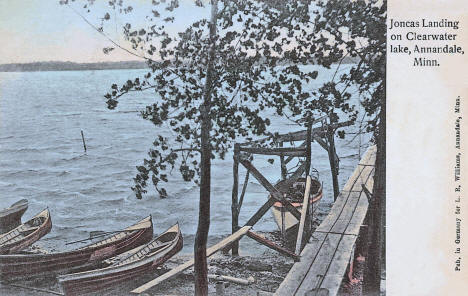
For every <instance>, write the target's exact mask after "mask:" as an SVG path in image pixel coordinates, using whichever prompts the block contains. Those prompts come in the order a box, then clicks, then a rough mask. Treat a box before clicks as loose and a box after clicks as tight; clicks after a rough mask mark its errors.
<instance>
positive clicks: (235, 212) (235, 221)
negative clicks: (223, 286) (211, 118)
mask: <svg viewBox="0 0 468 296" xmlns="http://www.w3.org/2000/svg"><path fill="white" fill-rule="evenodd" d="M233 158H234V165H233V170H232V171H233V176H234V182H233V185H232V204H231V213H232V233H235V232H236V231H237V230H238V228H239V205H238V200H237V196H238V191H239V144H238V143H236V144H234V157H233ZM238 255H239V241H236V242H234V243H233V244H232V256H238Z"/></svg>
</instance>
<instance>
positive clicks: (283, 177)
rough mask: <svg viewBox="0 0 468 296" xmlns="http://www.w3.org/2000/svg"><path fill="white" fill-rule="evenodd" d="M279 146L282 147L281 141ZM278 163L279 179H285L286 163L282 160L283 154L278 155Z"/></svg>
mask: <svg viewBox="0 0 468 296" xmlns="http://www.w3.org/2000/svg"><path fill="white" fill-rule="evenodd" d="M280 147H283V142H280ZM280 164H281V179H282V180H286V177H287V170H286V163H285V162H284V155H280Z"/></svg>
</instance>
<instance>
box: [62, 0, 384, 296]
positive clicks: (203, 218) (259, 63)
mask: <svg viewBox="0 0 468 296" xmlns="http://www.w3.org/2000/svg"><path fill="white" fill-rule="evenodd" d="M76 1H77V2H78V1H79V0H76ZM71 2H75V1H73V0H72V1H68V0H62V1H61V3H62V4H66V5H75V6H76V3H71ZM94 2H95V1H94V0H82V3H81V4H82V6H81V7H80V8H81V9H84V10H85V11H87V12H89V11H90V10H91V9H90V7H91V6H92V5H93V4H95V3H94ZM333 3H335V1H332V2H328V3H322V2H319V3H317V5H315V4H314V3H313V2H312V1H310V0H304V1H277V0H264V1H253V0H237V1H227V0H224V1H222V0H219V1H218V0H211V1H209V2H208V1H201V0H197V1H194V2H193V5H195V6H196V9H199V10H200V11H205V12H206V15H205V16H204V17H203V16H200V19H198V20H196V21H195V22H191V23H187V24H186V25H185V27H184V29H181V30H180V31H179V32H173V31H172V30H171V29H170V28H171V24H173V23H174V22H175V20H176V18H177V17H178V11H179V10H180V9H181V7H180V6H181V4H183V5H187V3H179V1H177V0H171V1H164V0H160V1H152V7H151V9H150V11H149V14H148V15H147V16H146V18H145V20H144V21H142V22H140V23H136V24H135V23H133V24H132V23H129V22H127V23H125V24H123V27H122V34H123V36H124V39H125V41H126V42H128V45H122V44H119V43H117V42H115V41H114V40H112V39H111V38H109V36H108V35H107V34H106V32H107V27H108V26H109V24H110V23H111V22H112V20H113V18H115V16H116V15H126V14H131V13H133V12H134V8H133V7H132V6H129V5H128V4H126V3H125V2H124V1H123V0H111V1H108V3H107V4H106V5H107V8H106V10H105V11H104V12H103V15H102V17H101V18H100V24H99V25H93V24H92V23H91V22H90V21H88V20H87V19H86V18H85V17H83V18H84V19H85V20H86V21H87V22H88V23H89V24H90V25H91V26H93V27H94V28H95V29H96V30H97V31H98V32H100V33H101V34H103V35H104V36H106V37H107V38H108V39H110V41H111V42H112V43H113V46H111V47H108V48H105V49H104V52H106V53H111V52H112V51H113V49H114V48H115V47H119V48H121V49H123V50H125V51H127V52H129V53H130V54H133V55H137V56H139V57H141V58H143V59H145V60H146V61H147V64H148V67H149V69H150V70H149V71H148V72H147V73H146V74H145V75H144V76H142V77H136V78H133V79H129V80H128V81H127V82H126V83H124V84H123V85H117V84H113V85H112V86H111V87H110V90H109V92H108V93H107V94H106V95H105V98H106V100H107V104H108V107H109V108H110V109H114V108H116V107H117V105H118V103H119V101H120V100H122V99H124V98H125V95H126V94H129V93H131V92H135V91H152V92H153V94H154V102H153V104H151V105H149V106H147V107H146V109H145V110H143V111H142V112H141V116H142V117H143V118H144V119H147V120H149V121H151V122H152V123H153V124H154V125H155V126H156V127H158V128H160V127H161V126H162V125H164V127H169V128H170V130H171V131H172V132H173V134H174V135H175V136H174V137H171V138H169V137H164V136H161V135H160V136H157V137H156V138H155V139H154V142H153V147H151V148H150V149H149V152H148V155H147V157H146V159H145V160H144V161H143V163H142V164H141V165H140V166H138V167H137V170H138V172H137V174H136V177H135V178H134V180H135V185H134V187H132V189H133V191H134V192H135V194H136V196H137V198H142V196H143V194H145V193H147V186H148V183H149V179H150V178H151V183H152V184H153V186H154V188H156V190H157V191H158V192H159V194H160V196H161V197H166V196H167V195H168V194H167V190H166V189H165V186H164V185H165V184H166V182H168V171H169V170H172V169H174V168H177V169H178V170H179V172H180V174H181V176H182V177H183V179H184V180H185V181H194V182H196V183H197V184H199V186H200V200H199V208H200V210H199V218H198V228H197V234H196V238H195V245H194V253H195V293H196V294H197V295H206V294H207V291H208V290H207V286H208V282H207V262H206V243H207V237H208V230H209V225H210V187H211V185H210V182H211V174H210V167H211V160H212V159H215V158H221V159H222V158H224V157H225V155H226V152H228V150H229V149H230V148H231V147H232V143H233V142H234V141H236V140H239V139H243V140H249V139H253V138H255V137H260V136H263V137H264V136H269V137H270V138H271V139H272V140H271V141H270V142H269V143H268V144H270V145H275V140H274V139H275V133H272V132H271V131H269V130H268V126H269V125H270V120H269V118H268V115H271V114H277V115H280V116H284V117H286V118H288V119H289V120H291V121H292V122H295V123H297V124H298V125H302V126H305V125H306V124H307V122H308V121H309V120H310V119H311V118H318V117H320V116H323V115H327V116H328V117H329V118H330V122H331V123H334V122H338V120H340V118H342V117H347V119H349V120H355V119H356V110H355V107H354V106H353V105H352V104H350V102H349V100H350V98H351V94H350V92H349V91H348V87H349V86H350V85H351V84H356V85H358V86H359V91H360V92H361V93H366V92H374V91H375V83H374V82H377V83H378V80H379V79H381V77H380V78H379V77H375V79H376V81H372V77H367V78H366V80H365V81H364V80H361V81H360V80H359V76H360V75H363V74H365V73H371V72H369V71H375V70H376V69H374V68H373V67H374V66H377V64H375V62H371V60H372V61H375V58H376V56H372V53H369V54H368V53H367V52H365V50H363V48H362V47H360V46H358V43H357V42H358V41H356V40H354V39H355V37H356V36H355V34H356V33H357V32H354V31H353V30H350V32H349V34H350V35H349V36H347V37H343V36H342V34H343V33H342V32H341V30H340V29H339V28H338V27H337V26H339V25H343V26H348V27H349V26H350V25H351V23H352V22H349V23H346V22H348V21H346V19H347V18H348V14H346V13H343V12H344V11H343V9H345V8H340V7H339V5H343V7H349V5H350V4H347V3H345V2H344V1H336V4H333ZM353 3H356V4H355V5H356V6H355V7H354V8H355V9H358V10H359V11H361V12H362V14H365V13H366V12H365V11H366V9H367V8H366V7H367V4H366V2H363V1H355V2H353ZM371 3H373V2H372V1H371ZM374 4H375V3H374ZM359 5H361V6H359ZM195 6H194V7H195ZM74 9H75V8H74ZM75 11H77V9H75ZM327 11H328V12H327ZM208 12H209V13H208ZM77 13H79V12H77ZM333 13H335V14H333ZM341 13H343V15H340V14H341ZM331 14H333V15H338V16H339V17H337V18H336V19H333V20H330V16H331ZM361 16H362V15H361ZM343 18H344V19H343ZM351 18H352V17H351ZM340 21H343V22H345V23H340ZM354 21H355V22H357V20H354ZM374 21H375V22H376V23H377V22H378V21H379V20H377V19H375V20H374ZM378 25H379V26H380V25H381V24H380V23H379V24H378ZM335 27H337V28H338V29H336V30H334V29H333V28H335ZM324 32H325V33H324ZM361 33H363V32H361ZM363 34H367V33H366V32H364V33H363ZM367 37H368V40H372V38H373V37H374V36H372V35H369V36H367ZM340 38H341V39H340ZM379 38H380V37H379ZM353 40H354V41H353ZM379 40H380V39H379ZM372 42H373V41H371V42H370V43H367V44H366V45H364V47H368V50H373V46H372ZM379 50H381V48H375V50H374V52H378V51H379ZM349 56H350V57H357V58H358V59H359V62H358V64H357V65H356V66H355V67H353V70H352V71H351V72H349V73H348V74H343V75H341V76H340V77H336V75H337V74H336V73H337V72H338V70H336V72H335V75H333V77H332V79H331V80H330V81H329V82H327V83H325V84H324V85H323V86H322V87H320V88H318V89H311V88H310V87H308V86H309V85H310V83H311V81H312V80H314V79H316V77H317V75H318V71H317V70H316V67H310V65H311V64H315V63H318V64H319V65H322V66H324V67H326V68H330V67H331V66H332V64H333V63H339V64H340V63H341V62H342V61H343V60H344V59H345V58H346V57H349ZM377 58H378V57H377ZM338 67H339V66H338ZM378 71H381V69H378ZM375 73H377V72H375ZM379 73H380V72H379ZM380 74H381V73H380ZM380 74H379V75H380ZM336 78H338V80H336ZM366 85H367V88H366ZM365 102H366V106H368V107H366V111H368V112H369V114H374V113H375V112H377V109H378V106H375V103H376V101H375V100H374V99H373V98H372V95H369V99H368V100H367V101H365ZM373 104H374V105H373ZM367 108H369V109H367ZM375 122H377V121H375ZM372 126H375V124H374V125H372V122H371V125H370V128H371V129H372ZM341 135H342V134H341Z"/></svg>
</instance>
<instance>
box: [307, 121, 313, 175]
mask: <svg viewBox="0 0 468 296" xmlns="http://www.w3.org/2000/svg"><path fill="white" fill-rule="evenodd" d="M312 139H313V138H312V122H310V123H309V124H308V126H307V136H306V161H305V163H306V165H305V173H306V175H309V174H310V166H311V164H312V159H311V158H312V147H311V144H312Z"/></svg>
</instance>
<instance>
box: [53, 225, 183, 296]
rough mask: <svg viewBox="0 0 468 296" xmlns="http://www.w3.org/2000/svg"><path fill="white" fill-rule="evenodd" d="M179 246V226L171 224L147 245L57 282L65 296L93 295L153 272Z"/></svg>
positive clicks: (180, 236) (180, 246) (180, 243)
mask: <svg viewBox="0 0 468 296" xmlns="http://www.w3.org/2000/svg"><path fill="white" fill-rule="evenodd" d="M182 243H183V239H182V234H181V232H180V228H179V225H178V224H175V225H174V226H172V227H171V228H169V229H168V230H166V231H165V232H164V233H162V234H161V235H159V236H158V237H156V238H155V239H153V240H152V241H150V242H149V243H147V244H145V245H142V246H140V247H138V248H135V249H133V250H130V251H128V252H126V253H123V254H120V255H118V256H115V257H112V258H110V259H107V260H104V261H103V265H104V267H103V268H100V269H96V270H90V271H85V272H79V273H73V274H66V275H62V276H59V277H58V281H59V283H60V285H61V286H62V289H63V291H64V293H65V295H85V294H89V293H96V292H98V291H101V290H103V289H106V288H109V287H115V286H118V285H121V284H125V282H126V281H129V280H131V279H134V278H136V277H138V276H140V275H142V274H145V273H147V272H150V271H152V270H154V269H156V267H158V266H160V265H161V264H163V263H164V262H165V261H167V260H168V259H169V258H171V257H172V256H174V255H175V254H176V253H177V252H179V251H180V250H181V249H182V245H183V244H182Z"/></svg>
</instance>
